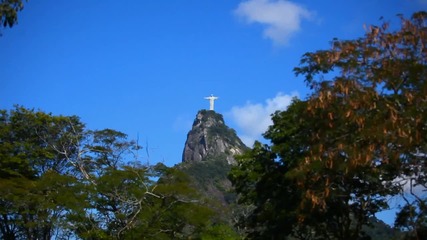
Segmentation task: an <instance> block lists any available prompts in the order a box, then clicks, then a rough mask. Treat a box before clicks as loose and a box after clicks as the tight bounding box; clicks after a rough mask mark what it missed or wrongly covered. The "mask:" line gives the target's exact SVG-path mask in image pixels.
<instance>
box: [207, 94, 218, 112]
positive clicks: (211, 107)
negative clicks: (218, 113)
mask: <svg viewBox="0 0 427 240" xmlns="http://www.w3.org/2000/svg"><path fill="white" fill-rule="evenodd" d="M205 99H207V100H209V110H212V111H213V110H214V101H215V100H217V99H218V97H214V95H213V94H211V95H210V96H209V97H205Z"/></svg>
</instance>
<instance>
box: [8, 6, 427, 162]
mask: <svg viewBox="0 0 427 240" xmlns="http://www.w3.org/2000/svg"><path fill="white" fill-rule="evenodd" d="M419 10H427V0H347V1H333V0H323V1H308V0H302V1H285V0H248V1H241V0H203V1H200V0H181V1H177V0H175V1H174V0H169V1H158V0H145V1H139V0H126V1H120V2H118V1H113V0H102V1H101V0H99V1H95V0H91V1H87V0H74V1H69V0H68V1H66V0H45V1H37V0H30V1H29V2H28V3H26V5H25V9H24V10H23V11H22V12H20V14H19V24H18V25H16V26H15V27H13V28H11V29H2V33H3V36H2V37H0V83H1V87H0V108H1V109H11V108H12V107H13V105H14V104H20V105H23V106H24V107H27V108H35V109H41V110H43V111H46V112H52V113H53V114H62V115H77V116H79V117H80V118H81V120H82V121H83V122H84V123H86V125H87V127H88V128H89V129H103V128H111V129H115V130H118V131H121V132H124V133H126V134H128V135H129V137H130V138H136V137H137V135H139V140H140V144H141V145H143V146H144V147H148V148H147V149H146V150H148V152H149V155H147V154H145V156H144V157H143V158H144V159H143V160H144V161H145V160H149V161H150V162H151V163H155V162H164V163H165V164H167V165H169V166H172V165H174V164H176V163H179V162H180V161H181V157H182V150H183V148H184V143H185V139H186V135H187V133H188V131H189V130H190V129H191V124H192V122H193V120H194V118H195V115H196V113H197V111H199V110H200V109H208V108H209V102H208V101H207V100H205V99H204V97H206V96H209V95H210V94H214V95H215V96H219V99H218V100H217V101H216V102H215V111H216V112H218V113H221V114H223V116H224V119H225V122H226V124H227V125H228V126H230V127H232V128H234V129H236V131H237V133H238V135H239V136H240V137H241V138H242V139H243V140H244V141H245V143H246V144H248V145H251V144H252V143H253V141H254V140H255V139H261V135H260V134H261V133H262V132H264V131H265V130H266V128H267V126H268V125H269V124H270V120H269V115H270V114H271V113H272V112H274V111H275V110H278V109H285V108H286V106H287V104H289V101H290V99H291V98H292V96H298V97H300V98H304V97H305V96H306V95H307V94H308V93H309V90H308V88H306V86H305V84H304V81H303V79H302V78H299V77H298V78H297V77H295V75H294V73H293V71H292V69H293V68H294V67H296V66H298V64H299V60H300V58H301V56H302V55H303V54H304V53H306V52H310V51H316V50H320V49H327V48H329V46H330V44H329V43H330V40H332V39H333V38H334V37H337V38H339V39H355V38H357V37H362V36H363V34H364V28H363V25H364V24H366V25H370V24H374V25H375V24H376V25H378V24H380V23H381V22H380V21H379V18H380V17H381V16H382V17H384V19H385V20H390V21H391V22H392V23H398V19H397V18H396V14H398V13H401V14H404V15H405V16H407V17H409V16H410V15H411V14H412V13H413V12H415V11H419Z"/></svg>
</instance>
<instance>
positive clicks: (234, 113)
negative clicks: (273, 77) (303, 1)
mask: <svg viewBox="0 0 427 240" xmlns="http://www.w3.org/2000/svg"><path fill="white" fill-rule="evenodd" d="M297 96H298V94H297V93H296V92H295V93H292V94H290V95H288V94H283V93H281V92H279V93H278V94H277V95H276V97H274V98H272V99H270V98H269V99H267V100H265V103H263V104H262V103H250V102H247V103H246V104H245V105H244V106H242V107H240V106H235V107H233V108H231V111H230V112H229V113H228V115H229V116H230V117H231V119H232V120H233V121H234V122H235V123H236V125H237V127H238V128H239V130H240V131H238V132H239V133H240V134H239V135H240V136H239V137H240V138H241V139H242V141H243V142H244V143H245V144H246V145H247V146H252V145H253V143H254V141H255V140H259V139H260V138H261V134H262V133H264V132H265V131H266V130H267V129H268V126H270V125H271V124H272V121H271V114H273V113H274V112H275V111H277V110H285V109H286V108H287V107H288V105H289V104H290V103H291V101H292V98H294V97H297Z"/></svg>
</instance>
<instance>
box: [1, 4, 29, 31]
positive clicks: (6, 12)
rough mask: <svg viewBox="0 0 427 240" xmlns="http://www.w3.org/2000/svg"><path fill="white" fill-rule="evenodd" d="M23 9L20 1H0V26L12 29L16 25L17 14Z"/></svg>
mask: <svg viewBox="0 0 427 240" xmlns="http://www.w3.org/2000/svg"><path fill="white" fill-rule="evenodd" d="M23 8H24V3H23V1H22V0H0V26H1V27H12V26H13V25H15V24H17V23H18V12H19V11H21V10H22V9H23Z"/></svg>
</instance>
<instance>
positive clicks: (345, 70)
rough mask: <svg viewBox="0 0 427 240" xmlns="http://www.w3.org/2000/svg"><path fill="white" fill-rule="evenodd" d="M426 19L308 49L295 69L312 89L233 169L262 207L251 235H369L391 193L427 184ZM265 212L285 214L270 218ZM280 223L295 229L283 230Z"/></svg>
mask: <svg viewBox="0 0 427 240" xmlns="http://www.w3.org/2000/svg"><path fill="white" fill-rule="evenodd" d="M426 18H427V13H425V12H419V13H415V14H414V15H413V16H412V18H411V19H405V18H403V17H402V16H401V23H402V24H401V28H400V29H399V30H397V31H391V30H390V28H389V26H388V24H387V23H384V24H383V25H382V26H379V27H377V26H372V27H370V28H369V29H368V31H367V33H366V35H365V36H364V37H363V38H359V39H356V40H348V41H340V40H337V39H335V40H333V42H332V48H331V49H330V50H322V51H317V52H313V53H307V54H305V55H304V56H303V58H302V60H301V66H300V67H297V68H295V72H296V74H297V75H303V76H304V77H305V80H306V83H307V84H308V86H309V87H310V88H311V89H312V90H313V93H312V94H311V95H310V96H309V97H308V99H307V100H305V101H302V102H300V101H294V102H293V104H292V105H291V106H290V107H289V109H288V110H287V111H284V112H278V113H276V114H275V115H274V116H273V125H272V126H271V127H270V128H269V130H268V131H267V132H266V133H265V137H266V138H267V139H269V140H271V143H272V146H271V147H269V146H262V145H260V144H256V145H255V147H254V150H253V151H252V152H251V153H250V154H249V155H247V156H244V157H243V158H242V159H241V160H239V165H238V168H236V169H235V170H233V172H232V175H231V179H232V181H233V183H234V184H235V186H236V190H237V191H238V193H239V194H240V195H241V196H240V201H242V202H246V203H247V204H252V205H253V206H254V210H253V211H252V212H251V213H250V214H248V215H247V216H246V217H244V223H245V224H249V225H248V229H250V230H251V231H255V232H254V233H249V235H248V236H249V237H251V238H256V236H257V235H254V234H258V235H262V236H264V237H267V238H268V237H270V236H272V237H273V238H284V237H285V236H288V235H289V234H291V235H293V236H294V237H297V238H304V239H307V238H308V237H311V236H312V237H313V238H319V239H363V238H368V236H366V234H365V233H364V231H363V228H362V227H363V226H364V225H366V224H369V218H370V217H372V216H374V215H375V213H377V212H378V211H381V210H383V209H387V208H388V205H387V196H390V195H397V194H399V193H403V191H404V186H403V185H404V183H407V179H412V180H411V182H410V183H411V184H410V185H411V186H410V187H414V186H415V185H421V186H424V187H426V181H425V172H426V171H425V170H426V169H425V166H426V165H425V152H423V149H424V148H425V146H426V137H425V136H427V135H426V130H427V128H426V125H425V123H426V122H427V119H426V116H427V115H426V114H425V111H426V109H427V105H426V102H427V101H426V96H427V87H426V86H427V85H426V76H427V51H426V48H425V46H426V45H427V28H426ZM281 183H286V184H283V186H282V185H281ZM284 186H286V187H284ZM285 189H286V190H285ZM415 199H416V202H417V203H418V206H422V203H423V202H425V199H423V198H420V197H415ZM281 201H289V203H288V204H286V206H283V207H282V206H280V205H278V204H279V203H281ZM420 204H421V205H420ZM279 206H280V207H279ZM416 213H417V214H425V212H424V211H422V208H421V207H419V210H418V211H416ZM263 214H265V216H268V217H265V218H266V219H275V218H276V219H277V221H275V222H273V223H270V222H268V221H267V222H266V224H263V220H264V219H263V218H261V217H260V216H263ZM405 216H408V214H406V215H405ZM418 217H421V216H418ZM289 218H291V219H292V218H294V219H295V220H298V221H293V222H294V224H291V225H287V223H286V222H285V220H288V219H289ZM420 219H422V218H420ZM403 222H404V221H403ZM407 222H408V221H407ZM409 222H410V221H409ZM270 224H273V225H272V226H271V225H270ZM274 224H276V225H281V226H282V228H283V229H288V230H287V231H284V232H283V233H282V234H281V235H275V234H277V233H278V231H277V230H278V229H280V226H277V227H274ZM423 224H425V223H423ZM286 226H293V227H289V228H286ZM251 227H252V228H251ZM418 228H419V227H418ZM291 229H292V230H291ZM269 231H271V232H269ZM301 233H302V234H303V235H301ZM418 239H421V238H418Z"/></svg>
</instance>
